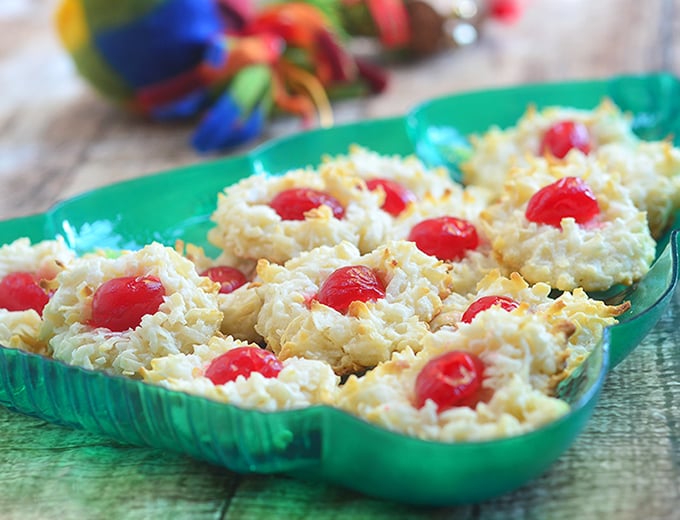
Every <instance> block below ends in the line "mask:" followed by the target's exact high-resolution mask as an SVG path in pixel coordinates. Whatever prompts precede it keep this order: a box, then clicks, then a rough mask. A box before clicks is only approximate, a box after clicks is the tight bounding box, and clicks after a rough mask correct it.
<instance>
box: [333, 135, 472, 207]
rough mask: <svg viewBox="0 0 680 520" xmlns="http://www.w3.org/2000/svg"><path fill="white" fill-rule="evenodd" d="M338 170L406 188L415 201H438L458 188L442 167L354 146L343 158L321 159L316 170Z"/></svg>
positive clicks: (415, 158) (341, 156)
mask: <svg viewBox="0 0 680 520" xmlns="http://www.w3.org/2000/svg"><path fill="white" fill-rule="evenodd" d="M328 169H332V170H340V171H343V172H345V173H347V174H349V175H354V176H357V177H360V178H362V179H363V180H365V181H369V180H372V179H387V180H390V181H394V182H397V183H398V184H400V185H401V186H403V187H405V188H407V189H408V190H409V191H410V192H411V193H413V195H415V197H416V200H423V199H425V198H426V197H434V198H439V197H442V196H443V195H445V194H446V193H447V192H449V191H451V190H454V191H456V190H459V189H460V187H459V185H458V184H457V183H456V182H454V181H453V180H452V179H451V177H450V176H449V173H448V171H447V170H446V169H445V168H441V167H439V168H428V167H427V166H425V165H424V164H423V162H422V161H421V160H420V159H419V158H418V157H417V156H415V155H407V156H400V155H384V154H379V153H377V152H374V151H372V150H369V149H367V148H364V147H362V146H358V145H352V146H350V147H349V152H348V153H347V155H338V156H334V157H330V156H327V157H324V159H323V163H322V164H321V166H320V170H321V171H324V170H328Z"/></svg>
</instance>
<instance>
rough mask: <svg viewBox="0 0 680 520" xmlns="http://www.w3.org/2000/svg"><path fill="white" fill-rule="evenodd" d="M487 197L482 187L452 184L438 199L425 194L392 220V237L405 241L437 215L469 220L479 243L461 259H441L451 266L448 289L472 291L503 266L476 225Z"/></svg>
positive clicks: (464, 291) (437, 216) (485, 204)
mask: <svg viewBox="0 0 680 520" xmlns="http://www.w3.org/2000/svg"><path fill="white" fill-rule="evenodd" d="M488 202H489V196H488V192H487V190H485V189H484V188H480V189H477V188H476V187H471V188H465V189H463V188H462V187H460V186H455V187H454V188H453V189H451V190H449V191H447V192H446V193H445V194H444V195H442V196H441V197H439V198H434V197H431V196H429V195H428V196H426V197H425V198H424V199H423V200H421V201H418V202H416V203H414V204H412V205H411V206H410V207H408V208H407V209H406V210H405V211H404V212H403V213H402V214H401V215H399V216H398V217H397V218H395V220H394V225H393V227H392V230H391V232H390V238H391V239H392V240H408V239H409V235H410V234H411V231H412V230H413V228H414V226H416V225H418V224H420V223H422V222H424V221H426V220H429V219H437V218H440V217H455V218H458V219H462V220H464V221H466V222H469V223H470V224H471V225H472V226H474V228H475V231H476V234H477V238H478V242H479V243H478V245H477V246H476V247H475V248H473V249H468V250H466V251H465V253H464V254H463V255H461V257H460V258H455V259H447V258H440V259H441V260H444V261H446V262H447V263H449V265H450V267H451V279H452V284H453V285H452V286H451V289H452V290H453V291H454V292H457V293H467V292H469V291H472V290H474V288H475V286H476V284H477V282H478V281H479V280H480V279H481V278H483V277H484V275H486V273H488V272H489V271H491V270H494V269H502V266H501V265H499V263H498V261H497V260H496V258H495V256H494V255H493V254H492V250H491V245H490V243H489V240H488V238H487V237H486V235H485V234H484V230H483V229H482V228H481V227H480V226H479V215H480V213H481V212H482V211H483V210H484V208H486V207H487V205H488Z"/></svg>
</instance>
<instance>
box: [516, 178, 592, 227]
mask: <svg viewBox="0 0 680 520" xmlns="http://www.w3.org/2000/svg"><path fill="white" fill-rule="evenodd" d="M524 214H525V216H526V218H527V220H529V221H530V222H536V223H537V224H548V225H550V226H554V227H560V223H561V222H562V219H563V218H567V217H571V218H573V219H574V220H575V221H576V222H577V223H578V224H585V223H586V222H589V221H591V220H592V219H593V218H595V217H596V216H597V215H599V214H600V206H599V205H598V203H597V198H596V197H595V194H594V193H593V191H592V190H591V189H590V186H588V184H587V183H586V181H584V180H583V179H582V178H580V177H562V178H561V179H560V180H558V181H556V182H553V183H552V184H549V185H547V186H545V187H543V188H541V189H540V190H538V191H537V192H536V193H534V194H533V196H532V197H531V198H530V199H529V203H528V204H527V208H526V210H525V212H524Z"/></svg>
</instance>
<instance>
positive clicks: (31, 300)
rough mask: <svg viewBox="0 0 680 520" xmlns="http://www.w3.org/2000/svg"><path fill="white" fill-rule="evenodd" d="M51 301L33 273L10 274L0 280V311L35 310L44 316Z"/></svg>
mask: <svg viewBox="0 0 680 520" xmlns="http://www.w3.org/2000/svg"><path fill="white" fill-rule="evenodd" d="M49 301H50V297H49V295H48V294H47V293H46V292H45V290H44V289H43V288H42V287H40V284H39V280H38V278H37V277H36V276H35V275H34V274H32V273H27V272H16V273H10V274H8V275H6V276H5V277H4V278H3V279H2V280H0V309H6V310H8V311H27V310H29V309H33V310H34V311H36V312H37V313H38V314H41V315H42V311H43V309H44V308H45V305H47V302H49Z"/></svg>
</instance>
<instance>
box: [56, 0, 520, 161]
mask: <svg viewBox="0 0 680 520" xmlns="http://www.w3.org/2000/svg"><path fill="white" fill-rule="evenodd" d="M522 8H523V0H298V1H276V2H262V1H257V0H116V1H111V0H62V1H61V3H60V4H59V7H58V10H57V13H56V24H57V29H58V33H59V36H60V39H61V41H62V44H63V46H64V48H65V49H66V50H67V51H68V53H69V54H70V56H71V57H72V59H73V61H74V63H75V65H76V67H77V69H78V71H79V73H80V74H81V75H82V76H83V77H84V78H85V79H86V80H87V81H88V82H89V83H90V84H91V85H92V86H93V87H94V88H95V89H96V90H97V91H99V92H100V93H101V94H102V95H103V96H105V97H106V98H108V99H110V100H112V101H113V102H115V103H116V104H118V105H119V106H121V107H122V108H125V109H126V110H130V111H132V112H134V113H138V114H141V115H142V116H145V117H148V118H151V119H154V120H161V121H162V120H171V119H177V118H195V119H196V121H197V123H196V124H197V128H196V130H195V132H194V134H193V138H192V144H193V146H194V148H195V149H196V150H198V151H200V152H211V151H219V150H224V149H228V148H230V147H233V146H236V145H240V144H243V143H246V142H248V141H251V140H253V139H254V138H256V137H258V136H260V134H261V133H262V131H263V128H264V126H265V125H266V123H267V121H268V120H269V118H270V117H271V116H272V115H273V114H276V113H289V114H295V115H297V116H299V117H300V118H301V120H302V124H303V126H305V127H309V126H313V125H317V124H318V125H321V126H329V125H331V124H332V122H333V111H332V106H331V100H333V99H336V98H342V97H348V96H363V95H372V94H378V93H380V92H382V91H383V90H384V89H385V88H386V87H387V84H388V81H389V80H388V75H387V73H386V69H385V64H386V63H389V61H390V60H413V59H425V58H426V57H427V56H428V55H431V54H433V53H436V52H438V51H440V50H441V49H444V48H449V47H451V46H465V45H470V44H473V43H474V42H475V41H477V39H478V38H479V35H480V32H481V31H482V29H483V25H484V23H486V22H487V20H490V19H491V20H498V21H501V22H513V21H514V20H515V19H516V18H517V17H518V16H519V15H520V13H521V11H522ZM367 41H368V42H371V43H372V44H373V47H372V48H373V50H374V52H372V53H368V55H366V52H360V51H358V50H357V49H358V48H359V46H358V45H357V42H363V43H364V44H365V43H366V42H367ZM362 48H363V49H366V45H364V46H363V47H362Z"/></svg>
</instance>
